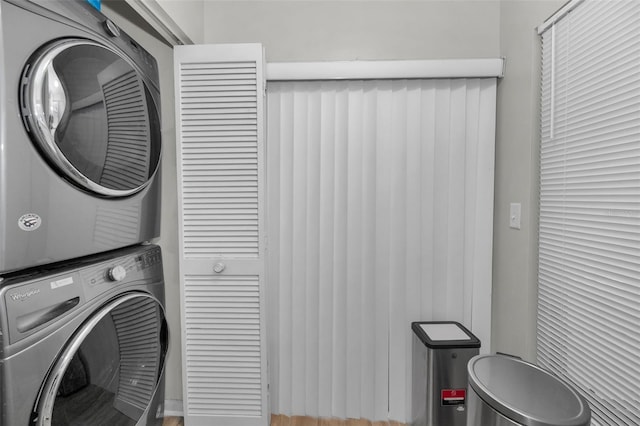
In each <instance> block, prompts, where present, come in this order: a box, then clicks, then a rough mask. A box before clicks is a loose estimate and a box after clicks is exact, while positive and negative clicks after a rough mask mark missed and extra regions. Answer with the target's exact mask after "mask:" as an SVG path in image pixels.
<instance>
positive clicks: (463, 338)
mask: <svg viewBox="0 0 640 426" xmlns="http://www.w3.org/2000/svg"><path fill="white" fill-rule="evenodd" d="M411 329H412V330H413V332H414V333H415V334H416V336H418V338H419V339H420V340H421V341H422V343H424V345H425V346H427V347H429V348H432V349H454V348H456V349H457V348H479V347H480V340H478V338H477V337H476V336H474V335H473V334H472V333H471V332H470V331H469V330H467V329H466V328H465V327H464V326H463V325H462V324H460V323H457V322H455V321H416V322H412V323H411Z"/></svg>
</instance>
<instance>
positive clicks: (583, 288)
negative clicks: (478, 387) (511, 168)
mask: <svg viewBox="0 0 640 426" xmlns="http://www.w3.org/2000/svg"><path fill="white" fill-rule="evenodd" d="M542 47H543V58H542V120H541V125H542V128H541V132H542V141H541V171H540V179H541V187H540V240H539V241H540V242H539V259H540V260H539V262H540V264H539V301H538V362H539V363H540V364H541V365H542V366H544V367H546V368H548V369H550V370H552V371H554V372H555V373H557V374H559V375H560V376H561V377H563V378H565V379H567V380H569V381H570V382H572V383H573V384H574V385H575V386H577V388H578V389H579V390H580V391H581V392H582V394H583V395H585V396H586V397H587V399H588V400H589V403H590V405H591V408H592V410H593V424H595V425H637V424H640V386H639V383H640V358H639V356H640V3H639V2H635V1H615V2H611V1H606V2H603V1H594V0H585V1H584V2H582V3H580V4H579V5H577V6H576V7H575V8H574V9H573V10H572V11H571V12H569V13H568V14H566V15H565V16H564V17H563V18H561V19H560V20H558V21H557V22H555V23H554V24H553V25H551V26H549V27H548V29H546V30H545V32H544V33H543V34H542Z"/></svg>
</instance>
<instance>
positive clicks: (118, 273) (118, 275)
mask: <svg viewBox="0 0 640 426" xmlns="http://www.w3.org/2000/svg"><path fill="white" fill-rule="evenodd" d="M126 276H127V270H126V269H124V266H121V265H116V266H114V267H113V268H109V270H108V271H107V277H108V278H109V279H110V280H111V281H122V280H124V278H125V277H126Z"/></svg>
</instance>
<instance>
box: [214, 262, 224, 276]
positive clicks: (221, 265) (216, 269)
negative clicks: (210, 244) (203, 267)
mask: <svg viewBox="0 0 640 426" xmlns="http://www.w3.org/2000/svg"><path fill="white" fill-rule="evenodd" d="M224 268H225V265H224V263H216V264H215V265H213V272H215V273H216V274H219V273H220V272H222V271H224Z"/></svg>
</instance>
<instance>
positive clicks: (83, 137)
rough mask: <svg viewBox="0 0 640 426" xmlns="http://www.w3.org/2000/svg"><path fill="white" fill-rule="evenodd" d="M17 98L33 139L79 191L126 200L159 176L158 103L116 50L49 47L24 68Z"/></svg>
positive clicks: (88, 44) (70, 44) (81, 43)
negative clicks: (125, 198) (156, 175)
mask: <svg viewBox="0 0 640 426" xmlns="http://www.w3.org/2000/svg"><path fill="white" fill-rule="evenodd" d="M20 96H21V107H22V115H23V118H24V122H25V127H26V128H27V131H28V132H29V134H30V135H31V139H32V140H33V141H34V143H35V144H36V146H37V147H38V149H39V150H40V152H41V153H42V154H43V155H44V157H45V158H46V160H47V161H48V162H49V163H50V164H52V165H53V166H54V167H55V169H56V170H57V171H58V172H59V173H60V174H61V175H62V176H63V177H65V178H66V179H68V180H69V181H71V182H72V183H74V184H76V185H77V186H79V187H80V188H81V189H84V190H88V191H90V192H92V193H95V194H98V195H102V196H107V197H124V196H128V195H131V194H133V193H135V192H137V191H139V190H141V189H142V188H144V187H145V186H146V185H147V184H148V183H149V181H150V180H151V178H152V177H153V175H154V174H155V172H156V170H157V168H158V164H159V161H160V146H161V141H160V119H159V116H158V109H157V105H156V102H155V99H154V97H153V96H152V94H151V92H150V90H149V87H148V86H147V84H146V83H145V81H144V79H143V78H142V77H141V75H140V73H139V72H138V71H137V69H136V68H135V66H134V65H133V63H132V62H130V61H129V60H128V59H126V58H125V57H124V56H123V55H121V54H120V53H118V52H117V51H115V50H113V49H111V48H109V47H107V46H105V45H102V44H100V43H97V42H94V41H91V40H85V39H64V40H59V41H56V42H54V43H52V44H49V45H46V46H44V47H43V48H42V49H40V50H39V51H38V52H36V53H35V54H34V55H33V56H32V57H31V59H30V60H29V62H28V64H27V65H26V66H25V70H24V73H23V78H22V87H21V91H20Z"/></svg>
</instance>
